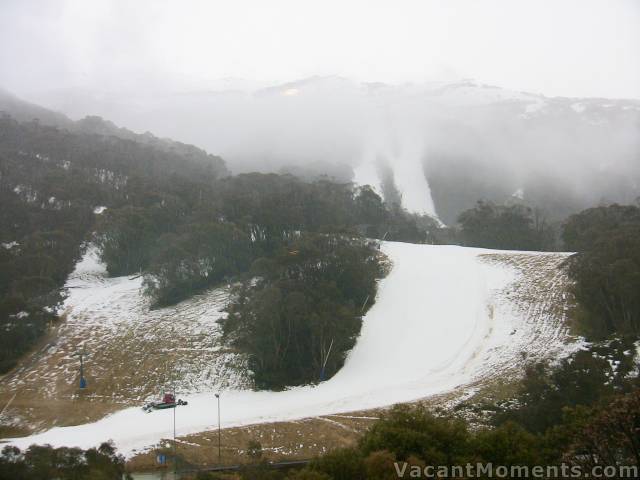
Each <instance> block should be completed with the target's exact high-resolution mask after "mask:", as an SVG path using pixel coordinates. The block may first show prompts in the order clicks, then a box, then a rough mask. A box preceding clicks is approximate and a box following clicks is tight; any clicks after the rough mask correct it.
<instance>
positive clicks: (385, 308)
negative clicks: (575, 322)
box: [10, 242, 579, 456]
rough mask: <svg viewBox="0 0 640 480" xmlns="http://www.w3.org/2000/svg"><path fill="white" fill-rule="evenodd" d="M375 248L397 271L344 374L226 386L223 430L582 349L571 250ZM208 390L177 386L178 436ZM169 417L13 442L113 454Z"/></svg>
mask: <svg viewBox="0 0 640 480" xmlns="http://www.w3.org/2000/svg"><path fill="white" fill-rule="evenodd" d="M381 250H382V251H383V252H384V253H385V254H386V255H387V256H388V257H389V259H390V260H391V261H392V263H393V267H392V269H391V272H390V273H389V275H388V276H387V277H386V278H384V279H382V280H381V281H380V284H379V289H378V294H377V299H376V302H375V304H374V305H373V306H372V308H371V309H370V310H369V311H368V313H367V314H366V316H365V317H364V319H363V325H362V332H361V335H360V337H359V339H358V341H357V343H356V345H355V347H354V349H353V350H352V351H351V352H350V354H349V356H348V358H347V360H346V363H345V365H344V367H343V368H342V369H341V370H340V372H338V373H337V374H336V375H335V376H334V377H333V378H331V379H330V380H328V381H326V382H324V383H322V384H320V385H317V386H305V387H297V388H292V389H290V390H287V391H284V392H256V391H251V390H248V389H246V387H245V388H244V389H243V388H242V387H238V386H227V387H223V388H222V391H221V411H222V415H221V418H222V427H223V428H226V427H232V426H242V425H249V424H255V423H263V422H272V421H286V420H294V419H300V418H305V417H312V416H319V415H327V414H335V413H344V412H351V411H358V410H364V409H369V408H374V407H383V406H388V405H391V404H394V403H400V402H410V401H414V400H418V399H422V398H425V397H429V396H431V395H434V394H439V393H444V392H448V391H451V390H453V389H456V388H457V387H460V386H464V385H469V384H471V383H472V382H474V381H477V380H478V379H479V378H488V377H492V376H496V375H501V374H502V372H505V371H507V370H509V369H511V368H513V367H514V365H516V364H519V363H522V358H523V356H524V355H529V357H530V358H531V357H534V358H538V357H540V358H542V357H544V358H560V357H561V356H563V355H566V354H568V352H570V351H572V350H574V349H575V348H578V345H579V342H577V340H576V339H573V338H571V337H570V336H569V334H568V332H567V329H566V326H565V325H564V315H565V313H564V312H565V310H566V308H567V307H566V303H563V301H564V299H565V294H564V293H563V291H562V288H561V287H560V284H559V283H558V282H560V280H561V277H562V275H563V274H562V273H561V272H560V271H559V269H558V268H557V266H558V265H559V263H560V262H561V261H562V260H563V259H565V258H566V254H546V253H527V252H496V251H490V250H483V249H474V248H463V247H456V246H430V245H414V244H407V243H393V242H384V243H382V245H381ZM523 265H524V267H523ZM540 265H542V266H543V267H540ZM529 267H531V268H529ZM528 269H529V270H532V271H534V270H535V271H538V270H539V272H538V274H537V275H538V276H537V278H536V279H534V280H532V281H528V283H527V282H525V283H526V285H527V288H528V289H529V290H527V288H525V290H527V291H525V292H524V293H523V292H522V288H516V287H518V285H519V284H520V286H522V284H523V280H526V279H527V278H529V277H530V276H531V272H529V273H527V270H528ZM527 275H529V277H527ZM534 276H535V275H534ZM102 281H103V282H104V281H105V280H102ZM109 281H112V282H113V281H115V283H116V284H117V285H118V287H117V288H118V289H119V290H120V292H121V294H123V293H122V292H124V290H126V288H127V287H126V284H127V283H128V282H129V283H131V282H139V280H129V279H119V281H116V279H111V280H109ZM540 282H542V283H540ZM543 284H544V285H546V286H542V285H543ZM102 288H106V289H108V288H112V289H113V288H114V287H113V286H111V287H109V286H103V287H102ZM545 288H546V289H547V291H545V290H544V289H545ZM136 289H139V283H138V285H137V286H134V290H135V291H137V290H136ZM531 289H533V290H535V292H534V293H535V296H536V297H537V298H542V300H541V301H535V302H531V301H529V300H530V299H529V300H526V301H525V300H523V298H525V297H531V292H532V291H533V290H531ZM101 291H102V290H101V287H100V286H99V285H96V286H95V287H94V288H93V289H92V291H91V292H90V293H91V294H90V295H87V292H86V291H85V292H84V294H80V293H77V294H74V292H73V290H72V291H71V296H70V297H69V299H68V303H70V304H71V306H72V307H73V315H72V317H73V318H79V317H78V315H79V311H80V310H82V309H84V310H87V309H88V310H91V309H93V308H95V305H92V303H96V302H101V301H104V298H102V297H101ZM105 292H106V290H105ZM214 292H215V291H214ZM112 294H113V291H111V292H110V293H109V295H112ZM138 294H139V293H138ZM74 295H77V298H74ZM553 299H556V300H558V299H559V300H560V303H558V302H554V301H553ZM74 301H77V303H76V304H75V305H73V302H74ZM110 301H111V302H113V303H117V302H118V301H119V300H118V299H117V298H115V297H113V298H111V300H110ZM114 308H115V307H114ZM203 314H205V312H203ZM212 331H213V330H212ZM214 333H215V332H214ZM209 387H210V388H211V389H210V390H209V391H201V392H199V393H198V392H196V393H191V394H189V393H187V394H185V393H184V392H182V393H181V392H178V393H179V395H178V396H179V397H181V398H183V399H185V400H188V402H189V405H188V406H185V407H179V408H178V409H177V410H175V415H176V427H177V434H178V435H185V434H188V433H195V432H199V431H204V430H209V429H213V428H217V422H218V419H217V403H216V399H215V397H214V392H215V391H218V390H219V388H216V387H215V382H214V383H213V384H211V385H209ZM173 415H174V411H173V410H164V411H155V412H152V413H144V412H143V411H142V409H141V408H140V407H131V408H126V409H124V410H120V411H118V412H116V413H114V414H111V415H109V416H107V417H104V418H102V419H101V420H99V421H97V422H94V423H88V424H84V425H78V426H71V427H58V428H52V429H50V430H48V431H45V432H43V433H40V434H36V435H32V436H29V437H23V438H15V439H11V440H10V443H12V444H15V445H17V446H19V447H21V448H24V447H27V446H28V445H30V444H33V443H39V444H42V443H49V444H51V445H54V446H62V445H66V446H78V447H82V448H88V447H91V446H94V445H96V444H98V443H100V442H102V441H106V440H107V439H112V440H113V441H114V442H115V444H116V446H117V448H118V449H119V451H120V452H122V453H124V454H125V455H127V456H131V455H133V454H135V453H136V452H140V451H143V450H145V449H147V448H149V447H152V446H153V445H155V444H157V443H158V442H159V441H160V440H161V439H163V438H170V437H172V435H173Z"/></svg>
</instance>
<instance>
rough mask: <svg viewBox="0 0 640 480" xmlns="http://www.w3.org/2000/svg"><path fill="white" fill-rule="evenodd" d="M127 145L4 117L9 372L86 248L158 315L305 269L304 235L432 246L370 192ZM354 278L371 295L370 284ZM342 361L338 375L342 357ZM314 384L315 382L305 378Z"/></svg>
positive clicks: (103, 129) (99, 130)
mask: <svg viewBox="0 0 640 480" xmlns="http://www.w3.org/2000/svg"><path fill="white" fill-rule="evenodd" d="M78 125H84V127H83V129H84V130H88V131H89V132H90V133H86V132H84V133H83V132H80V131H79V130H81V129H79V128H77V127H78ZM114 131H119V133H118V135H117V136H116V135H113V134H111V133H113V132H114ZM126 132H127V131H124V133H123V132H122V131H121V129H117V127H115V126H114V125H112V124H110V123H108V122H104V121H102V120H99V119H86V120H85V121H82V122H78V124H77V125H76V127H74V130H73V131H70V130H66V129H62V128H59V127H53V126H46V125H42V124H40V123H39V122H37V121H31V122H25V123H19V122H17V121H16V120H14V119H13V118H11V117H9V116H7V115H5V116H4V117H2V118H0V199H1V203H2V209H1V211H0V242H2V248H0V262H1V263H2V268H1V270H0V272H1V273H0V315H1V318H0V321H1V322H2V329H3V333H4V335H2V347H3V348H2V358H1V363H0V370H1V371H7V370H8V369H10V368H11V367H12V365H14V364H15V361H16V359H17V358H18V357H19V356H20V355H21V354H23V353H24V352H25V351H27V350H28V349H29V348H30V347H31V346H32V345H33V344H34V342H35V341H36V340H37V339H38V338H39V337H40V336H41V335H42V334H43V333H44V332H45V331H46V329H47V325H48V324H50V323H52V322H55V321H56V320H57V313H56V306H57V305H58V304H59V303H60V302H61V300H62V299H63V292H62V290H61V287H62V286H63V284H64V282H65V279H66V277H67V276H68V274H69V273H70V271H71V270H72V268H73V265H74V263H75V262H76V261H77V260H78V258H79V257H80V254H81V252H82V248H83V245H85V244H86V243H87V242H94V243H96V244H97V245H98V246H99V247H100V248H101V256H102V260H103V261H104V262H105V264H106V266H107V270H108V272H109V273H110V274H111V275H114V276H118V275H127V274H133V273H140V272H141V273H142V274H144V277H145V285H146V292H147V293H148V295H149V297H150V299H151V302H152V304H153V305H154V306H163V305H168V304H172V303H176V302H178V301H180V300H183V299H185V298H188V297H189V296H190V295H192V294H193V293H195V292H197V291H199V290H202V289H204V288H208V287H210V286H213V285H216V284H217V283H220V282H222V281H229V280H230V279H231V278H239V279H242V278H249V277H250V276H252V275H254V274H253V273H252V272H253V270H252V265H253V264H254V263H255V262H256V261H258V260H260V259H262V260H261V262H262V268H263V273H264V274H265V275H267V276H266V277H265V278H267V277H268V278H274V277H273V272H270V271H265V270H264V268H265V265H274V269H275V270H274V272H276V271H279V270H278V268H280V267H277V262H278V261H279V260H278V259H279V258H282V256H283V255H290V257H289V258H290V260H291V261H293V262H294V263H295V262H296V261H298V260H300V261H302V256H300V257H298V256H296V254H295V253H293V252H297V251H298V250H301V248H300V247H299V246H297V244H298V242H300V241H301V240H302V238H303V237H304V238H306V236H304V234H305V232H308V233H313V234H314V235H315V237H310V238H315V239H316V240H314V241H316V242H317V241H323V240H322V239H323V238H326V239H328V238H333V237H335V238H336V239H338V238H343V239H344V240H336V241H341V242H342V241H343V242H346V243H345V245H346V247H345V249H346V250H345V249H343V251H345V252H346V251H347V250H349V249H350V248H353V252H357V251H358V249H361V248H365V249H366V251H369V252H370V254H369V255H370V256H371V255H373V257H375V255H374V252H373V251H372V250H371V247H370V246H367V244H366V242H364V241H362V240H358V241H356V240H355V238H357V237H365V236H366V237H373V238H380V237H383V236H385V237H386V238H387V239H395V240H401V241H414V242H421V241H425V239H426V238H427V234H426V232H425V229H424V227H423V226H419V225H418V220H420V219H418V218H417V217H415V216H411V215H408V214H407V213H405V212H404V211H402V210H400V209H398V208H389V207H388V206H387V205H385V204H384V203H383V202H382V200H381V199H380V197H379V196H378V195H376V194H375V193H374V192H373V191H372V190H371V189H369V188H367V187H362V188H356V187H354V186H353V185H351V184H336V183H331V182H329V181H325V180H319V181H316V182H312V183H308V182H304V181H302V180H299V179H297V178H295V177H292V176H290V175H276V174H270V175H265V174H245V175H240V176H237V177H229V176H228V171H227V169H226V167H225V164H224V161H223V160H222V159H220V158H219V157H215V156H212V155H208V154H206V153H205V152H203V151H201V150H199V149H197V148H195V147H191V146H186V145H181V144H176V143H175V142H169V141H164V140H162V141H161V140H158V139H155V137H153V136H149V135H136V134H130V135H129V134H128V133H126ZM129 133H130V132H129ZM127 136H128V137H129V138H122V137H127ZM420 225H424V221H423V223H421V224H420ZM326 235H329V236H328V237H323V236H326ZM348 239H354V240H348ZM353 242H355V243H353ZM373 257H372V258H373ZM264 259H270V260H272V261H273V262H275V263H272V264H270V263H268V262H266V263H265V262H264V261H263V260H264ZM261 262H258V264H260V263H261ZM376 272H378V270H376ZM358 274H360V275H363V276H364V277H366V281H368V282H369V283H368V285H369V287H367V289H366V290H367V293H370V294H372V290H371V288H373V287H372V285H373V284H371V283H370V282H371V281H372V278H373V277H371V276H372V275H374V273H373V271H370V270H367V269H362V270H361V271H360V272H359V273H358ZM377 274H378V273H375V275H377ZM369 277H371V278H369ZM363 281H364V280H363ZM326 294H327V295H329V293H326ZM360 297H361V294H358V295H355V296H354V295H351V296H350V294H346V296H345V297H344V302H346V303H344V304H343V303H341V301H340V300H338V301H337V303H336V304H335V305H334V306H332V307H331V308H329V310H328V313H330V312H332V311H333V310H332V309H337V308H338V307H340V308H342V307H345V305H346V307H345V308H350V309H352V310H353V309H354V308H355V307H354V305H355V303H361V301H362V298H360ZM286 301H287V300H286V299H285V300H283V302H285V303H286ZM354 311H355V310H354ZM358 328H359V327H358ZM358 328H355V329H353V328H351V329H350V330H349V331H350V332H351V333H350V335H351V336H352V335H353V334H357V331H358ZM349 338H350V337H349ZM351 344H352V342H351V341H350V340H349V341H346V343H345V344H344V347H345V348H348V347H349V345H351ZM336 347H337V348H338V346H336ZM335 355H336V357H335V359H336V363H335V364H334V363H329V367H330V370H331V371H335V369H336V368H337V365H339V363H340V361H339V358H340V355H341V352H340V351H339V348H338V351H335ZM317 375H318V372H317V369H316V370H314V373H313V375H311V374H310V373H307V374H306V377H305V379H306V380H310V379H311V378H317ZM300 378H302V377H299V379H298V380H296V381H302V380H300ZM276 383H277V382H276Z"/></svg>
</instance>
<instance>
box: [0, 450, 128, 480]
mask: <svg viewBox="0 0 640 480" xmlns="http://www.w3.org/2000/svg"><path fill="white" fill-rule="evenodd" d="M52 478H55V479H59V480H122V479H131V476H130V475H128V474H126V473H125V460H124V457H122V456H121V455H118V454H117V453H116V450H115V448H114V447H113V445H111V444H110V443H103V444H102V445H100V446H99V447H98V448H91V449H89V450H81V449H79V448H67V447H61V448H53V447H51V446H50V445H32V446H31V447H29V448H28V449H27V450H25V451H20V449H18V448H17V447H12V446H6V447H4V448H3V449H2V453H1V454H0V480H18V479H20V480H43V479H52Z"/></svg>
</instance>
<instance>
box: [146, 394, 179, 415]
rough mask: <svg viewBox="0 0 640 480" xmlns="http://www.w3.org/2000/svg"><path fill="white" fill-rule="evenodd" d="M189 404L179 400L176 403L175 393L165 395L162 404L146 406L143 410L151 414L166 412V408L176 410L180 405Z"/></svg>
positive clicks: (155, 403)
mask: <svg viewBox="0 0 640 480" xmlns="http://www.w3.org/2000/svg"><path fill="white" fill-rule="evenodd" d="M186 404H187V402H185V401H184V400H178V401H177V402H176V396H175V395H174V394H173V393H164V394H163V395H162V401H161V402H151V403H148V404H146V405H145V406H144V407H142V409H143V410H144V411H145V412H147V413H148V412H150V411H151V410H164V409H165V408H176V407H177V406H179V405H186Z"/></svg>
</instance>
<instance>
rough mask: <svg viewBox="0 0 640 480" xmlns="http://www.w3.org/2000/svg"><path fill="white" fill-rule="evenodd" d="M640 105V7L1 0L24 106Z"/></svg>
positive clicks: (464, 1)
mask: <svg viewBox="0 0 640 480" xmlns="http://www.w3.org/2000/svg"><path fill="white" fill-rule="evenodd" d="M330 74H335V75H343V76H346V77H349V78H352V79H355V80H364V81H383V82H395V83H398V82H408V81H410V82H419V81H424V80H452V79H459V78H474V79H476V80H478V81H480V82H484V83H489V84H494V85H499V86H503V87H507V88H512V89H517V90H526V91H531V92H539V93H543V94H546V95H551V96H555V95H562V96H603V97H632V98H640V1H638V0H603V1H596V0H548V1H545V0H533V1H525V0H504V1H498V0H442V1H426V0H422V1H417V0H416V1H408V0H389V1H382V0H380V1H377V0H349V1H346V0H338V1H334V0H314V1H307V0H269V1H265V0H227V1H216V0H209V1H204V0H203V1H185V0H181V1H160V0H152V1H151V0H147V1H142V0H135V1H125V0H121V1H115V0H112V1H109V0H77V1H72V0H51V1H45V0H43V1H38V0H0V86H2V87H4V88H6V89H8V90H11V91H13V92H15V93H17V94H22V95H28V94H29V92H34V91H40V90H47V89H57V88H67V87H82V88H89V89H94V90H110V91H119V90H127V91H134V92H135V91H137V90H138V89H145V90H148V89H152V90H153V89H158V90H171V91H182V90H190V89H206V88H210V86H211V85H212V84H213V83H214V80H215V79H219V78H224V77H238V78H243V79H248V80H257V81H266V82H276V81H289V80H294V79H298V78H301V77H306V76H310V75H330Z"/></svg>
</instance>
